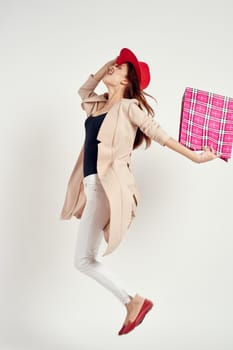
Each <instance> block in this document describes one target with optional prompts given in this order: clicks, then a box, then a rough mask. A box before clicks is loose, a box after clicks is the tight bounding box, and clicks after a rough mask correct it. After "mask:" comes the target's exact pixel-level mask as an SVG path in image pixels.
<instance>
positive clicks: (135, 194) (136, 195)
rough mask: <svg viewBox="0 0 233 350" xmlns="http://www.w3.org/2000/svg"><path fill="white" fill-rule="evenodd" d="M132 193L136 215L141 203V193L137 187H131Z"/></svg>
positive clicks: (133, 208) (133, 209)
mask: <svg viewBox="0 0 233 350" xmlns="http://www.w3.org/2000/svg"><path fill="white" fill-rule="evenodd" d="M129 188H130V191H131V193H132V215H133V216H135V215H136V209H137V206H138V204H139V201H140V193H139V191H138V189H137V187H136V186H135V185H129Z"/></svg>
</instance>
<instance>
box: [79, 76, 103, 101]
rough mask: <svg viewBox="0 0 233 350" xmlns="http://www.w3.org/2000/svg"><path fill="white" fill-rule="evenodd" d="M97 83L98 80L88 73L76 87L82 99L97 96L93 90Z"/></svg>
mask: <svg viewBox="0 0 233 350" xmlns="http://www.w3.org/2000/svg"><path fill="white" fill-rule="evenodd" d="M98 84H99V81H97V80H95V78H94V77H93V74H90V75H89V77H88V79H87V80H86V81H85V83H84V84H83V85H82V86H80V88H79V89H78V94H79V96H80V97H81V99H82V101H83V100H85V99H86V98H90V97H93V96H97V93H95V91H94V90H95V88H96V86H97V85H98Z"/></svg>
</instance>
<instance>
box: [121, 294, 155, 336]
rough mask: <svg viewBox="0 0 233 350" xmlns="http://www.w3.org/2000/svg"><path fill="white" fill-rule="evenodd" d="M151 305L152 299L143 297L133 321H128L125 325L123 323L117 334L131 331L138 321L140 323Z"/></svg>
mask: <svg viewBox="0 0 233 350" xmlns="http://www.w3.org/2000/svg"><path fill="white" fill-rule="evenodd" d="M152 307H153V303H152V301H150V300H148V299H145V300H144V303H143V305H142V307H141V309H140V311H139V313H138V314H137V316H136V318H135V320H134V321H133V322H131V321H129V322H128V323H127V325H123V326H122V328H121V329H120V331H119V333H118V334H119V335H122V334H127V333H129V332H131V331H132V330H133V329H134V328H135V327H137V326H138V325H139V324H140V323H142V321H143V320H144V318H145V316H146V314H147V313H148V312H149V311H150V310H151V309H152Z"/></svg>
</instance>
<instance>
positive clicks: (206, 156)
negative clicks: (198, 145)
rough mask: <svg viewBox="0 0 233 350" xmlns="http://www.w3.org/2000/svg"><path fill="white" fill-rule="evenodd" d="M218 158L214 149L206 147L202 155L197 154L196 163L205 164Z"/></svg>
mask: <svg viewBox="0 0 233 350" xmlns="http://www.w3.org/2000/svg"><path fill="white" fill-rule="evenodd" d="M216 158H219V156H217V155H216V154H215V153H214V150H213V148H212V147H210V148H209V147H205V148H204V151H203V152H202V153H199V154H197V159H196V163H205V162H208V161H210V160H213V159H216Z"/></svg>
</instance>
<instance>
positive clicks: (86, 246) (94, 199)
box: [74, 174, 135, 304]
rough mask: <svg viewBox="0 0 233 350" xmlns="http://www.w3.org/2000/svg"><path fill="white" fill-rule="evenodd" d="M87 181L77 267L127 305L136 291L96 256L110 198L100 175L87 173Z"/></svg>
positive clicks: (76, 258) (76, 252)
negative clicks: (124, 283)
mask: <svg viewBox="0 0 233 350" xmlns="http://www.w3.org/2000/svg"><path fill="white" fill-rule="evenodd" d="M83 183H84V191H85V194H86V197H87V202H86V206H85V208H84V211H83V214H82V217H81V219H80V221H79V222H80V224H79V230H78V235H77V240H76V246H75V255H74V266H75V267H76V268H77V269H78V270H79V271H81V272H83V273H85V274H86V275H88V276H90V277H92V278H94V279H95V280H96V281H98V282H99V283H100V284H101V285H102V286H103V287H105V288H107V289H108V290H109V291H111V292H112V293H113V294H114V295H115V296H116V297H117V298H118V299H119V300H120V301H121V302H122V303H123V304H126V303H128V302H130V300H131V299H130V296H134V295H135V293H134V292H133V294H132V292H131V291H129V290H126V288H124V287H123V285H122V282H121V281H120V280H119V278H117V277H116V276H114V275H113V274H112V272H110V271H109V270H108V269H107V268H106V267H105V266H104V265H103V264H102V263H101V262H100V261H98V260H97V259H96V258H97V255H98V251H99V247H100V244H101V241H102V239H103V237H104V236H103V228H104V226H105V225H106V223H107V221H108V218H109V204H108V200H107V197H106V195H105V192H104V189H103V187H102V185H101V182H100V180H99V178H98V175H97V174H92V175H88V176H86V177H85V178H84V180H83Z"/></svg>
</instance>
